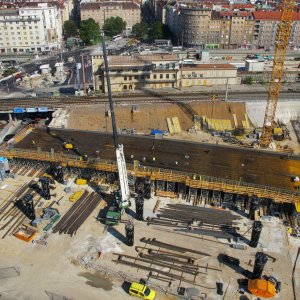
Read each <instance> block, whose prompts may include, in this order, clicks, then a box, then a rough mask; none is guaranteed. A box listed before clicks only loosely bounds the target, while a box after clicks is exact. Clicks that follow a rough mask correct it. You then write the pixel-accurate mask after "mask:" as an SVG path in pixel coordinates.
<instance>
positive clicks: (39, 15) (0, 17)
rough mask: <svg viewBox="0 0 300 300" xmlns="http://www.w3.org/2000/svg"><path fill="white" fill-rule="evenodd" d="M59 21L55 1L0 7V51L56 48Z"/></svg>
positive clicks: (59, 29)
mask: <svg viewBox="0 0 300 300" xmlns="http://www.w3.org/2000/svg"><path fill="white" fill-rule="evenodd" d="M61 43H62V19H61V13H60V6H59V4H58V3H57V2H49V3H40V2H28V3H27V2H26V3H25V4H24V5H20V6H18V5H15V4H5V5H4V4H1V5H0V52H1V53H3V52H32V51H50V50H52V49H58V48H60V47H61Z"/></svg>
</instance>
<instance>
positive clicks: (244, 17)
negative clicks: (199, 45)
mask: <svg viewBox="0 0 300 300" xmlns="http://www.w3.org/2000/svg"><path fill="white" fill-rule="evenodd" d="M220 18H221V19H222V20H230V32H229V40H227V47H226V46H224V48H249V47H251V45H252V41H253V29H254V18H253V15H252V12H246V11H237V12H235V11H229V12H220ZM226 35H227V34H226Z"/></svg>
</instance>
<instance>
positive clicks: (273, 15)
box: [253, 10, 300, 21]
mask: <svg viewBox="0 0 300 300" xmlns="http://www.w3.org/2000/svg"><path fill="white" fill-rule="evenodd" d="M253 16H254V19H256V20H277V21H279V20H280V17H281V11H279V10H278V11H254V12H253ZM293 20H294V21H300V13H299V12H294V14H293Z"/></svg>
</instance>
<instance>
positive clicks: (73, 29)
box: [63, 20, 77, 38]
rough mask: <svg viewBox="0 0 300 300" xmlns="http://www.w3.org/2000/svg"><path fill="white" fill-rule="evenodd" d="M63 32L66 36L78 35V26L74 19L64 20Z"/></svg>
mask: <svg viewBox="0 0 300 300" xmlns="http://www.w3.org/2000/svg"><path fill="white" fill-rule="evenodd" d="M63 32H64V36H65V37H67V38H68V37H71V36H76V35H77V26H76V23H75V22H74V21H73V20H68V21H65V22H64V26H63Z"/></svg>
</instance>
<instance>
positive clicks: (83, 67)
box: [81, 54, 86, 94]
mask: <svg viewBox="0 0 300 300" xmlns="http://www.w3.org/2000/svg"><path fill="white" fill-rule="evenodd" d="M81 64H82V80H83V93H84V94H86V91H85V65H84V59H83V54H81Z"/></svg>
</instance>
